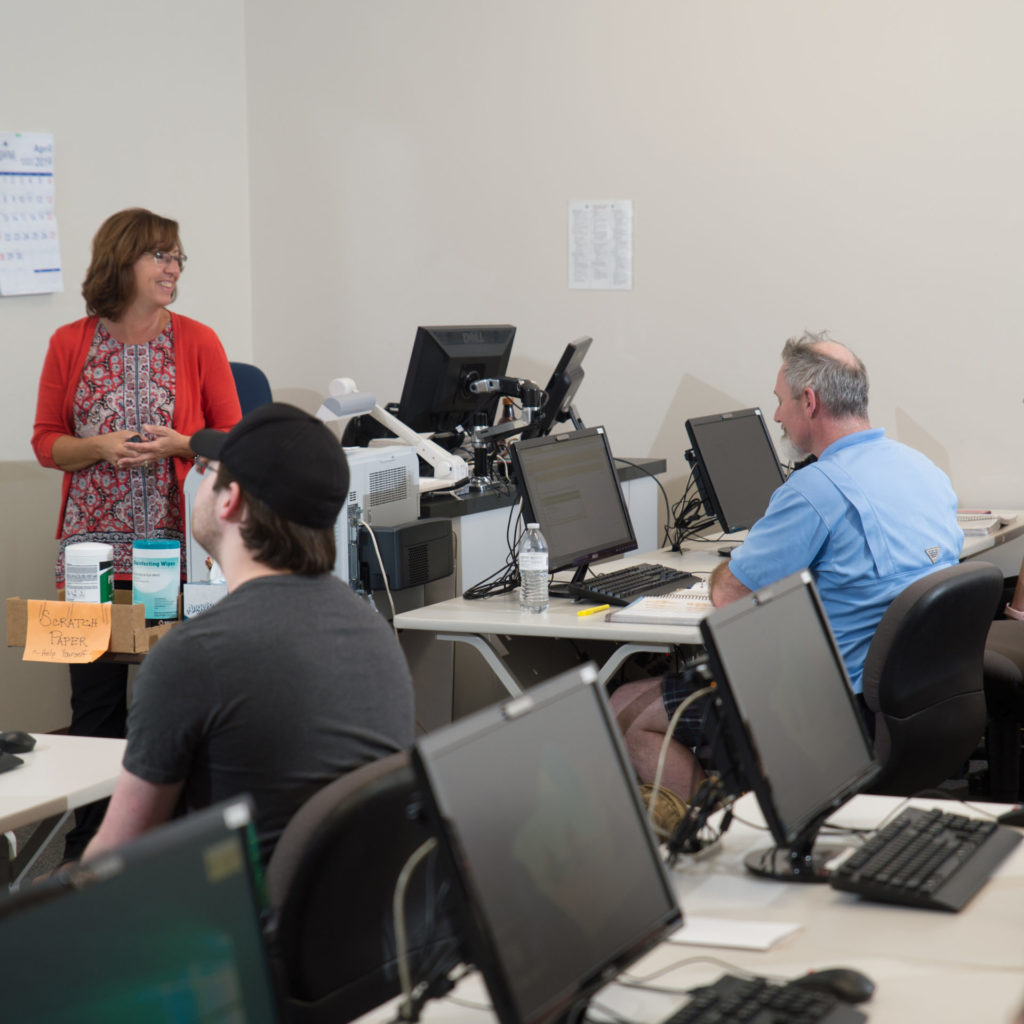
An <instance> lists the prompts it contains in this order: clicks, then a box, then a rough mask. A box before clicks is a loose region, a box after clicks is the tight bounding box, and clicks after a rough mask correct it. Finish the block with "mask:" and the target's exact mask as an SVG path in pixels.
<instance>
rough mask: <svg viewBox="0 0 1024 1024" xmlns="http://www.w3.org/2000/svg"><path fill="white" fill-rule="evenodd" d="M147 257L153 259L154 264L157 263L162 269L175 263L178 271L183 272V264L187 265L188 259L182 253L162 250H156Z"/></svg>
mask: <svg viewBox="0 0 1024 1024" xmlns="http://www.w3.org/2000/svg"><path fill="white" fill-rule="evenodd" d="M149 255H150V256H152V257H153V260H154V262H156V263H159V264H160V266H161V267H163V268H164V269H166V268H167V267H169V266H170V265H171V264H172V263H177V264H178V269H179V270H184V269H185V264H186V263H188V257H187V256H186V255H185V254H184V253H183V252H164V251H163V249H156V250H154V251H152V252H150V254H149Z"/></svg>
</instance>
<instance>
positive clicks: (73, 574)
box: [64, 542, 114, 604]
mask: <svg viewBox="0 0 1024 1024" xmlns="http://www.w3.org/2000/svg"><path fill="white" fill-rule="evenodd" d="M113 599H114V548H113V546H112V545H111V544H95V543H85V542H83V543H81V544H69V545H68V546H67V547H66V548H65V549H64V600H65V601H88V602H90V603H100V604H104V603H106V602H108V601H113Z"/></svg>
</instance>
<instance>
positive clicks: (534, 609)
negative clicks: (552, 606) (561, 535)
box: [519, 523, 548, 614]
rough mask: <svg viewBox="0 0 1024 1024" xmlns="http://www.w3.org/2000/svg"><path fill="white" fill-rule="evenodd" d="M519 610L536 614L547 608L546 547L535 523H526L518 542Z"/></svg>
mask: <svg viewBox="0 0 1024 1024" xmlns="http://www.w3.org/2000/svg"><path fill="white" fill-rule="evenodd" d="M519 584H520V586H519V608H520V610H521V611H524V612H531V613H533V614H537V613H539V612H543V611H547V607H548V545H547V541H546V540H544V534H542V533H541V532H540V526H538V524H537V523H527V524H526V533H524V534H523V539H522V540H521V541H520V542H519Z"/></svg>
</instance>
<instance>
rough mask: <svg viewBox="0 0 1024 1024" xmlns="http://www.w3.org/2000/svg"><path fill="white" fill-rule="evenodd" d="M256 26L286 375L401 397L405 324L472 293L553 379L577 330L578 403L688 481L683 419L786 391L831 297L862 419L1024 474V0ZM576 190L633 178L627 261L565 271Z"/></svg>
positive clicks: (256, 213) (304, 9)
mask: <svg viewBox="0 0 1024 1024" xmlns="http://www.w3.org/2000/svg"><path fill="white" fill-rule="evenodd" d="M246 31H247V47H246V49H247V54H248V57H249V123H250V128H251V131H250V140H251V160H250V174H251V190H252V208H253V216H252V233H253V243H254V244H253V294H254V317H253V323H254V349H255V352H256V355H257V358H258V361H259V362H260V363H262V364H263V365H265V366H266V367H268V368H269V370H270V373H271V379H272V380H274V381H275V383H276V382H285V381H287V382H289V383H301V384H303V385H305V386H309V387H313V386H315V385H317V384H318V383H319V385H320V386H321V387H322V386H323V384H325V383H326V381H327V380H329V379H330V378H331V377H334V376H337V375H339V374H341V373H343V372H344V373H346V374H349V375H351V376H354V377H355V378H356V379H357V380H358V381H359V383H360V385H361V386H364V387H366V388H367V389H369V390H373V391H376V392H378V393H382V394H383V395H384V396H385V397H387V398H389V399H393V398H397V397H398V394H399V391H400V388H401V381H402V377H403V373H404V368H405V362H406V360H407V358H408V351H409V347H410V345H411V342H412V337H413V333H414V330H415V326H416V324H418V323H453V322H454V323H459V322H474V321H497V322H506V321H507V322H511V323H514V324H517V325H518V327H519V334H518V336H517V340H516V347H515V350H514V352H513V357H512V366H513V369H514V370H515V371H516V372H518V373H521V374H523V375H526V376H535V377H537V378H540V379H541V380H543V379H545V378H546V375H547V373H548V372H549V370H550V367H551V364H552V363H553V361H554V359H555V358H556V356H557V354H558V353H559V352H560V350H561V348H562V346H563V345H564V343H565V342H566V341H568V340H570V339H571V338H574V337H577V336H579V335H581V334H590V335H592V336H593V337H594V345H593V347H592V349H591V351H590V354H589V356H588V357H587V364H586V370H587V379H586V382H585V383H584V385H583V389H582V390H581V392H580V395H579V401H578V405H579V408H580V411H581V413H582V415H583V418H584V420H585V421H586V422H588V423H599V422H603V423H604V424H605V425H606V426H607V427H608V429H609V433H610V437H611V440H612V443H613V446H614V448H615V449H616V450H617V451H619V452H621V453H623V454H626V453H635V454H657V455H662V456H666V457H668V458H669V459H670V460H672V461H671V464H672V466H673V473H672V474H670V475H672V476H674V477H675V478H676V483H675V485H674V486H675V493H676V494H678V492H679V490H680V489H681V475H682V468H681V467H682V460H681V453H682V449H683V447H684V441H683V429H682V424H683V421H684V420H685V419H686V418H687V417H689V416H694V415H701V414H704V413H709V412H718V411H723V410H725V409H728V408H738V407H744V406H751V405H761V406H763V407H765V408H770V407H771V405H772V404H773V399H772V395H771V388H772V385H773V383H774V378H775V371H776V368H777V357H778V352H779V349H780V348H781V345H782V342H783V341H784V340H785V338H786V337H787V336H789V335H791V334H793V333H796V332H799V331H800V330H802V329H803V328H805V327H806V328H810V329H818V328H821V327H829V328H831V329H832V330H833V331H834V332H835V334H836V336H837V337H839V338H840V339H845V340H847V341H848V342H849V343H850V344H851V345H852V346H854V347H855V348H856V349H857V350H858V351H859V352H860V353H861V355H862V356H863V357H864V359H865V360H866V362H867V364H868V368H869V370H870V371H871V373H872V380H873V389H872V410H873V415H874V419H875V421H876V424H877V425H880V426H884V427H886V428H887V429H888V430H889V431H890V432H891V433H892V434H894V435H895V436H897V437H899V438H900V439H902V440H905V441H908V442H909V443H911V444H914V445H916V446H918V447H920V448H922V449H923V450H924V451H925V452H926V453H927V454H928V455H930V456H931V457H932V458H934V459H935V460H936V461H937V462H938V463H939V464H940V465H942V467H943V468H944V469H946V470H947V471H948V472H949V473H950V475H951V476H952V478H953V480H954V484H955V486H956V488H957V490H958V492H959V494H960V496H961V498H962V499H963V501H964V502H965V503H970V504H975V503H981V502H985V503H989V502H991V503H995V504H1011V505H1021V504H1024V479H1022V474H1021V472H1020V469H1019V467H1018V462H1017V459H1016V457H1015V456H1016V452H1015V448H1016V445H1015V443H1014V441H1013V440H1011V439H1016V438H1017V437H1019V436H1021V433H1022V422H1021V414H1022V411H1024V407H1022V396H1024V372H1022V370H1024V365H1022V364H1024V355H1022V354H1021V353H1022V351H1024V349H1022V346H1021V343H1020V335H1021V330H1022V327H1024V289H1022V288H1021V287H1020V284H1019V276H1020V236H1021V228H1022V226H1024V224H1022V222H1024V199H1022V196H1024V190H1022V189H1021V187H1020V182H1021V181H1022V180H1024V116H1022V114H1024V110H1022V103H1021V97H1022V96H1024V67H1022V65H1021V62H1020V60H1019V57H1018V54H1017V50H1018V48H1019V47H1018V43H1019V40H1020V39H1021V38H1022V37H1024V5H1022V4H1020V3H1019V2H1017V0H979V2H976V3H971V4H965V3H963V2H962V0H901V2H900V3H895V4H894V3H892V2H890V0H857V2H853V0H824V2H823V0H772V2H770V3H763V2H760V0H637V2H635V3H630V4H624V3H621V2H620V0H519V2H517V3H506V2H494V0H435V2H431V3H422V2H419V0H381V2H377V3H369V4H368V3H351V2H349V3H327V2H324V3H313V2H299V3H294V4H290V5H280V4H278V3H275V2H272V0H251V2H249V3H247V5H246ZM303 163H305V168H304V169H301V170H300V168H302V165H303ZM296 193H301V194H302V195H303V196H304V197H305V198H306V201H307V206H306V207H305V209H304V211H302V214H301V215H300V216H299V217H296V216H295V214H296V209H295V208H294V207H293V206H291V205H290V204H288V203H287V202H285V201H283V199H284V197H286V196H289V195H295V194H296ZM581 198H582V199H594V198H597V199H607V198H616V199H632V200H633V202H634V209H635V242H636V244H635V287H634V289H633V290H632V291H630V292H625V293H623V292H580V291H570V290H569V289H568V288H567V283H566V280H567V269H566V264H567V255H566V237H567V223H566V222H567V216H566V206H567V203H568V201H569V200H571V199H581Z"/></svg>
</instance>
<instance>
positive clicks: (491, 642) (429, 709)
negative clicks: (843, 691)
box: [395, 510, 1024, 729]
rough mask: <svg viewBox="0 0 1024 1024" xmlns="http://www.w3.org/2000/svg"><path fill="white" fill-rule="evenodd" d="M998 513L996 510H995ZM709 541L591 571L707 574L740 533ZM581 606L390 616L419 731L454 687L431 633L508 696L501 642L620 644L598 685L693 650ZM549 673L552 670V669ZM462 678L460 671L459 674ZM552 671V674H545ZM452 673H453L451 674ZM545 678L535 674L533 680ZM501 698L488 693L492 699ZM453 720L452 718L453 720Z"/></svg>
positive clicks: (992, 539) (501, 606)
mask: <svg viewBox="0 0 1024 1024" xmlns="http://www.w3.org/2000/svg"><path fill="white" fill-rule="evenodd" d="M1000 511H1003V510H1000ZM1011 514H1013V515H1015V517H1016V518H1015V519H1014V520H1013V522H1011V523H1010V524H1009V525H1007V526H1004V527H1002V528H1001V529H999V530H998V531H996V532H995V533H993V534H986V535H984V536H970V537H966V538H965V539H964V546H963V549H962V554H961V558H964V559H967V558H977V557H982V558H988V559H991V560H994V561H995V560H996V559H995V558H994V553H995V551H996V549H1001V548H1002V547H1003V545H1006V544H1008V543H1010V542H1011V541H1016V540H1018V539H1020V538H1022V537H1024V512H1018V511H1012V510H1011ZM711 537H712V538H713V539H710V540H700V539H696V538H692V539H690V540H687V541H686V542H685V544H684V545H683V551H682V552H681V553H680V554H673V553H672V552H670V551H667V550H664V549H662V550H658V551H649V552H646V553H645V554H640V555H630V556H628V557H626V558H624V559H621V560H615V561H613V562H608V563H604V564H602V565H597V566H595V571H596V572H607V571H610V570H611V569H616V568H619V567H621V566H626V565H629V564H631V563H635V562H661V563H663V564H665V565H671V566H673V567H675V568H680V569H684V570H686V571H688V572H692V573H695V574H699V575H708V574H710V573H711V571H712V570H713V569H714V567H715V566H716V565H717V564H718V563H719V562H720V561H722V558H721V556H720V555H719V554H718V549H719V548H720V547H722V546H723V545H726V544H736V543H739V542H742V540H743V539H744V538H745V537H746V532H745V531H744V532H740V533H735V534H729V535H721V534H716V533H711ZM1011 561H1012V562H1013V565H1012V566H1009V567H1008V566H1004V565H1000V568H1001V569H1002V570H1003V571H1004V572H1009V571H1010V569H1012V571H1013V572H1016V571H1017V567H1018V560H1017V558H1016V557H1014V558H1012V559H1011ZM585 607H587V606H586V605H585V604H577V603H575V602H572V601H567V600H565V599H552V601H551V607H550V608H549V609H548V611H547V612H545V613H543V614H541V615H528V614H524V613H522V612H520V611H519V605H518V597H517V595H516V594H515V593H513V594H503V595H500V596H496V597H489V598H484V599H481V600H477V601H466V600H465V599H463V598H461V597H455V598H452V599H450V600H447V601H441V602H439V603H438V604H434V605H427V606H426V607H422V608H417V609H415V610H413V611H408V612H402V613H401V614H399V615H397V616H396V617H395V626H396V627H397V628H398V629H400V630H408V631H410V633H413V634H417V635H418V636H419V637H420V642H419V643H415V642H412V641H409V642H406V644H405V650H406V656H407V658H408V659H409V662H410V667H411V668H412V673H413V678H414V680H416V684H417V709H418V714H419V718H420V722H421V724H422V725H424V727H425V728H428V729H429V728H435V727H436V726H438V725H440V724H443V723H444V722H446V721H449V720H450V718H451V717H452V715H453V713H454V712H453V708H454V700H453V689H454V683H453V682H452V681H451V680H449V679H448V678H444V679H441V678H439V677H438V675H437V673H436V672H432V671H431V670H430V668H429V667H428V662H427V659H428V658H429V657H432V656H433V649H434V648H435V647H436V645H431V644H430V643H424V642H423V639H422V638H423V634H432V635H433V637H434V638H435V639H437V640H441V641H449V642H453V643H454V644H456V645H459V646H462V647H463V648H473V649H474V650H475V651H477V652H478V653H479V654H480V656H481V657H482V658H483V659H484V661H485V663H486V665H487V666H488V667H489V668H490V670H491V671H492V672H493V673H494V675H495V676H496V678H497V680H498V681H499V682H500V684H501V687H502V688H503V689H504V691H507V692H508V693H510V694H512V695H517V694H519V693H521V692H522V686H523V681H524V678H523V677H522V676H521V675H520V674H517V673H516V671H515V670H514V668H513V667H512V666H511V664H510V659H509V658H508V657H507V654H508V651H507V646H506V644H505V643H504V642H503V640H502V639H501V638H503V637H515V638H524V637H537V638H546V639H548V640H551V639H552V638H558V639H561V640H569V641H571V640H583V641H588V642H590V641H595V640H598V641H609V642H611V643H615V644H619V645H621V646H620V647H618V648H617V649H616V650H614V651H612V652H611V653H610V654H609V655H607V656H606V657H605V659H604V661H603V662H602V664H601V665H600V668H599V676H600V679H601V682H606V681H607V680H608V679H609V678H610V677H611V676H612V675H613V674H614V673H615V672H616V671H618V669H619V667H620V666H621V665H622V663H623V661H625V660H626V659H627V658H629V657H630V656H631V655H633V654H636V653H638V652H641V651H646V652H662V653H665V652H669V651H671V650H673V649H677V648H679V647H683V646H688V645H689V646H692V645H699V644H700V643H701V638H700V631H699V630H698V629H697V627H695V626H675V627H664V626H642V625H637V624H617V623H610V622H606V621H605V620H604V616H603V615H602V614H600V613H599V614H597V615H593V616H585V617H582V618H580V617H578V616H577V614H576V613H577V611H579V610H580V609H581V608H585ZM556 671H557V669H556ZM465 674H466V673H462V675H465ZM549 674H553V673H549ZM455 675H456V676H458V675H459V672H458V671H456V673H455ZM542 678H545V676H544V674H543V670H541V671H540V672H539V673H538V674H537V675H536V676H535V677H534V679H535V680H539V679H542ZM500 696H503V694H495V695H493V699H498V698H499V697H500ZM456 717H457V716H456Z"/></svg>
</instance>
